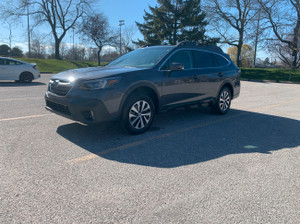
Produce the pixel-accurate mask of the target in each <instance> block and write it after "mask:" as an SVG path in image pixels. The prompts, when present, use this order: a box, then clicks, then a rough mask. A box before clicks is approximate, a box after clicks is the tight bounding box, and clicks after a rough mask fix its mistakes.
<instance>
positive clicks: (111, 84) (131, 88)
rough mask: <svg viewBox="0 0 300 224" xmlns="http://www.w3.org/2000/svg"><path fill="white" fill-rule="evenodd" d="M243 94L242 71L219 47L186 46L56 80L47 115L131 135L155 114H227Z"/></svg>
mask: <svg viewBox="0 0 300 224" xmlns="http://www.w3.org/2000/svg"><path fill="white" fill-rule="evenodd" d="M239 93H240V69H239V68H237V67H236V66H235V65H234V63H233V62H232V61H231V60H230V58H229V56H228V55H227V54H225V53H223V51H222V49H221V48H219V47H216V46H201V45H197V44H194V43H191V42H182V43H179V44H178V45H176V46H170V45H165V46H149V47H142V48H139V49H137V50H134V51H132V52H129V53H127V54H125V55H123V56H121V57H119V58H117V59H116V60H115V61H113V62H111V63H110V64H108V65H107V66H105V67H91V68H83V69H75V70H69V71H65V72H61V73H59V74H56V75H54V76H53V77H52V78H51V80H50V81H49V85H48V90H47V92H46V94H45V100H46V109H48V110H50V111H52V112H54V113H56V114H58V115H61V116H64V117H67V118H69V119H72V120H75V121H79V122H81V123H84V124H91V123H99V122H103V121H108V120H115V119H118V120H121V122H122V124H123V125H124V127H125V128H126V130H127V131H128V132H129V133H131V134H140V133H143V132H145V131H146V130H147V129H149V127H150V126H151V124H152V121H153V119H154V116H155V114H157V113H158V112H161V111H167V110H169V109H172V108H175V107H182V106H186V105H194V104H206V105H209V106H210V107H211V109H212V111H213V112H214V113H217V114H221V115H222V114H226V113H227V112H228V111H229V109H230V105H231V100H232V99H234V98H236V97H238V96H239Z"/></svg>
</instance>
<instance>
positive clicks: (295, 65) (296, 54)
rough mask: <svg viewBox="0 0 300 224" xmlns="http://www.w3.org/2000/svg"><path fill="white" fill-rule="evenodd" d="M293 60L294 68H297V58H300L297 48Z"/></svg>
mask: <svg viewBox="0 0 300 224" xmlns="http://www.w3.org/2000/svg"><path fill="white" fill-rule="evenodd" d="M292 56H293V62H292V68H293V69H296V68H297V60H298V57H297V56H298V51H297V50H293V54H292Z"/></svg>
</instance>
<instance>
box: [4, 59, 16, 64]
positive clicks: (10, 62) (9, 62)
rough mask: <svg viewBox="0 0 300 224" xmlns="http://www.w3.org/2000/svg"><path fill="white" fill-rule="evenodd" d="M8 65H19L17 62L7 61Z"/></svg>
mask: <svg viewBox="0 0 300 224" xmlns="http://www.w3.org/2000/svg"><path fill="white" fill-rule="evenodd" d="M6 63H7V64H8V65H17V62H16V61H12V60H7V62H6Z"/></svg>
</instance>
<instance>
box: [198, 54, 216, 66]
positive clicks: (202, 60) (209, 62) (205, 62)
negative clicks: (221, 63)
mask: <svg viewBox="0 0 300 224" xmlns="http://www.w3.org/2000/svg"><path fill="white" fill-rule="evenodd" d="M195 60H196V67H197V68H211V67H215V64H214V61H213V58H212V54H211V53H208V52H203V51H195Z"/></svg>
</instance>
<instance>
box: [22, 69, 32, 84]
mask: <svg viewBox="0 0 300 224" xmlns="http://www.w3.org/2000/svg"><path fill="white" fill-rule="evenodd" d="M19 80H20V82H25V83H30V82H32V80H33V75H32V74H31V73H30V72H23V73H22V74H21V75H20V79H19Z"/></svg>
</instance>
